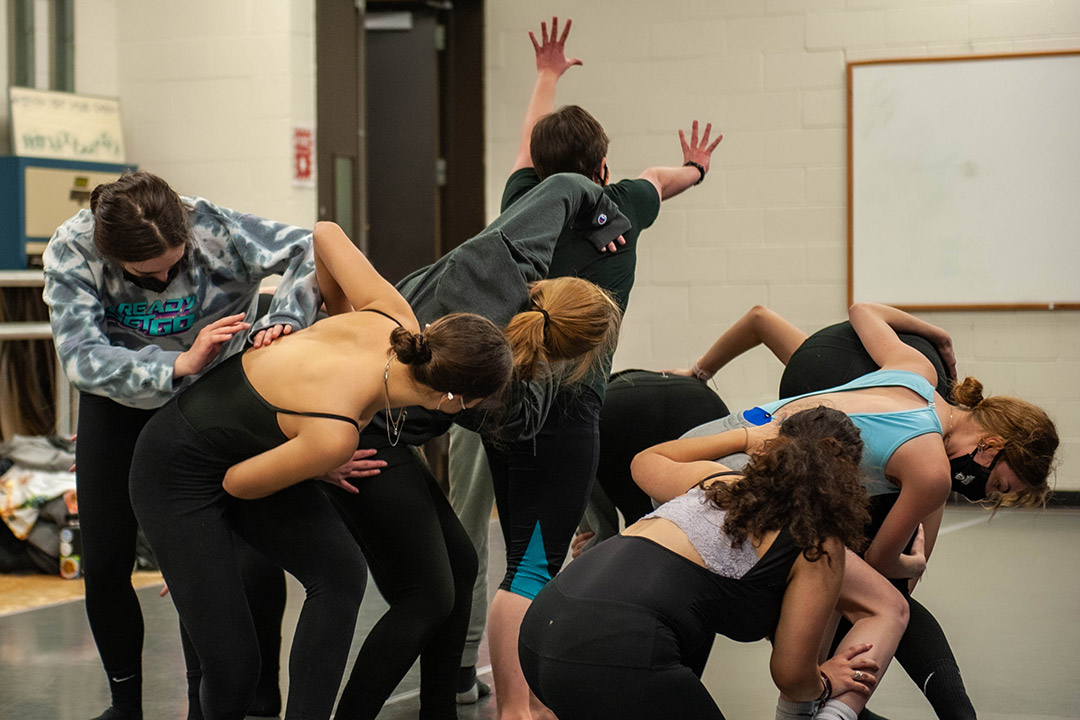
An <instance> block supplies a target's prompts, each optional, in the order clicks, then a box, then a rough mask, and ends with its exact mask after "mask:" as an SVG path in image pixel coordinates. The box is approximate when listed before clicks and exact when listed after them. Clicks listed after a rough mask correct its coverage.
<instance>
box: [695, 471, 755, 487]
mask: <svg viewBox="0 0 1080 720" xmlns="http://www.w3.org/2000/svg"><path fill="white" fill-rule="evenodd" d="M745 474H746V473H741V472H739V471H738V470H725V471H724V472H718V473H713V474H712V475H709V476H708V477H703V478H701V482H699V483H698V484H699V485H700V484H701V483H703V482H706V481H708V480H712V479H713V478H718V477H727V476H729V475H739V476H742V475H745Z"/></svg>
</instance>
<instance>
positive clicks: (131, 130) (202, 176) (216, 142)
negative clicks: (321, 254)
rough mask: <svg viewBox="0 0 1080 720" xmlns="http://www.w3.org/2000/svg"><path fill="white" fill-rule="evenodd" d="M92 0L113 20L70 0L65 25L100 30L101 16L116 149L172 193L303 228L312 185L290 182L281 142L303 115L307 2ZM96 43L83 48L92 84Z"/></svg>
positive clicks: (310, 34) (310, 84) (288, 154)
mask: <svg viewBox="0 0 1080 720" xmlns="http://www.w3.org/2000/svg"><path fill="white" fill-rule="evenodd" d="M93 1H94V2H96V3H98V4H100V5H102V6H103V9H105V6H108V10H109V11H111V14H112V15H113V16H114V17H113V18H109V17H108V15H110V12H102V13H100V15H98V14H92V13H87V12H84V11H83V8H82V6H81V5H80V6H79V7H77V8H76V23H77V25H76V27H77V28H81V27H82V26H81V25H80V23H88V24H89V23H94V24H98V23H100V25H101V31H102V34H103V35H108V33H109V27H108V24H109V21H110V20H112V27H113V28H114V30H113V33H114V38H115V48H116V51H115V53H116V59H115V61H114V62H115V77H116V94H118V95H119V96H120V98H121V107H122V110H123V116H124V131H125V141H126V143H127V149H128V158H129V159H130V160H131V161H132V162H135V163H138V164H139V166H140V167H142V168H143V169H146V170H150V171H152V172H155V173H157V174H159V175H161V176H162V177H164V178H166V179H167V180H168V181H169V182H170V183H171V184H172V185H173V186H174V187H175V188H176V189H177V190H179V191H180V192H182V193H185V194H193V195H202V196H204V197H206V198H209V199H210V200H212V201H213V202H215V203H218V204H220V205H225V206H228V207H232V208H235V209H237V210H243V211H247V212H252V213H256V214H259V215H263V216H266V217H271V218H274V219H276V220H281V221H284V222H291V223H294V224H297V225H301V226H307V227H310V226H311V225H312V224H313V223H314V222H315V191H314V189H312V188H295V187H293V186H292V144H291V141H292V128H293V126H294V125H314V119H315V50H314V3H313V0H169V1H168V2H164V1H160V0H156V1H155V2H145V0H114V1H112V2H110V1H108V0H93ZM80 37H94V38H96V37H97V35H96V34H95V33H92V32H86V33H84V34H82V33H81V34H80ZM103 45H104V44H102V45H101V46H96V47H95V50H98V51H100V52H93V53H87V54H91V55H92V56H93V57H99V58H101V59H102V65H101V66H98V67H97V69H99V70H101V71H102V76H103V80H102V82H103V83H104V82H105V80H104V78H105V77H107V76H108V69H107V68H105V67H104V66H105V65H106V64H107V63H108V62H109V60H108V51H107V48H105V47H104V46H103ZM78 52H79V51H78V50H77V53H78ZM80 54H81V53H80ZM86 72H87V74H88V75H90V76H93V71H90V70H87V71H86ZM80 76H81V74H80V75H77V77H80ZM82 89H83V87H82V84H81V82H80V90H82Z"/></svg>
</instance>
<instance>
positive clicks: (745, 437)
mask: <svg viewBox="0 0 1080 720" xmlns="http://www.w3.org/2000/svg"><path fill="white" fill-rule="evenodd" d="M743 432H744V433H745V435H743V448H742V451H743V452H749V451H750V428H748V427H744V428H743Z"/></svg>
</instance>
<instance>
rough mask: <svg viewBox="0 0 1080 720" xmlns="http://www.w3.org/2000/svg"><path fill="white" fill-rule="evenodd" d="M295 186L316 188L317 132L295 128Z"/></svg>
mask: <svg viewBox="0 0 1080 720" xmlns="http://www.w3.org/2000/svg"><path fill="white" fill-rule="evenodd" d="M293 185H296V186H298V187H315V131H314V130H313V129H312V128H310V127H299V126H298V127H294V128H293Z"/></svg>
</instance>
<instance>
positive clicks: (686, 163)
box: [683, 160, 705, 185]
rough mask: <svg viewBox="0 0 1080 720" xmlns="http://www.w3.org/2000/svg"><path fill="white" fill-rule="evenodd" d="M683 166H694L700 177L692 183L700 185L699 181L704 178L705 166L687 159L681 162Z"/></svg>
mask: <svg viewBox="0 0 1080 720" xmlns="http://www.w3.org/2000/svg"><path fill="white" fill-rule="evenodd" d="M683 167H694V168H697V171H698V172H699V173H701V177H699V178H698V181H697V182H696V183H694V184H695V185H700V184H701V181H702V180H704V179H705V166H704V165H702V164H701V163H696V162H694V161H693V160H687V161H686V162H684V163H683Z"/></svg>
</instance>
